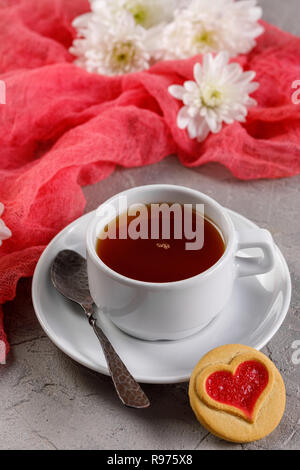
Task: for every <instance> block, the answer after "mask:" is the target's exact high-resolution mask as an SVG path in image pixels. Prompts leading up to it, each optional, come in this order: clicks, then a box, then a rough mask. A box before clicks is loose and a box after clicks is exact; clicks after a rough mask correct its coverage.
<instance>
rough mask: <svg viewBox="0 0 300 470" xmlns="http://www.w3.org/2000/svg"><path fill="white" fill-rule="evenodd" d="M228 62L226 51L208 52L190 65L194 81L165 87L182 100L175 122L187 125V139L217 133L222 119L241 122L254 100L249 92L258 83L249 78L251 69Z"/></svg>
mask: <svg viewBox="0 0 300 470" xmlns="http://www.w3.org/2000/svg"><path fill="white" fill-rule="evenodd" d="M228 62H229V54H228V53H227V52H220V53H219V54H218V55H217V56H216V57H213V56H212V54H210V53H208V54H206V55H204V57H203V64H202V66H201V65H200V64H199V63H197V64H195V66H194V78H195V81H192V80H190V81H186V82H185V83H184V84H183V86H180V85H171V86H170V87H169V93H170V94H171V95H172V96H174V97H175V98H176V99H178V100H182V101H183V103H184V106H183V107H182V108H181V109H180V111H179V113H178V115H177V125H178V127H179V128H180V129H187V131H188V134H189V136H190V138H191V139H194V138H197V140H198V141H199V142H202V141H203V140H204V139H205V138H206V137H207V136H208V134H209V132H213V133H214V134H216V133H218V132H219V131H220V130H221V129H222V124H223V122H224V123H226V124H232V123H233V122H234V121H239V122H245V120H246V116H247V113H248V107H250V106H255V105H256V104H257V103H256V101H255V100H254V99H253V98H250V96H249V94H251V93H253V92H254V91H255V90H256V89H257V88H258V86H259V84H258V83H257V82H253V81H252V80H253V78H254V77H255V72H252V71H249V72H244V71H243V69H242V67H241V66H240V65H239V64H237V63H232V64H229V63H228Z"/></svg>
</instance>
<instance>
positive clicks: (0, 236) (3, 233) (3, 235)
mask: <svg viewBox="0 0 300 470" xmlns="http://www.w3.org/2000/svg"><path fill="white" fill-rule="evenodd" d="M3 211H4V205H3V204H2V202H0V216H1V215H2V214H3ZM10 237H11V231H10V230H9V228H8V227H6V225H5V223H4V221H3V220H2V219H0V246H1V245H2V241H3V240H7V239H8V238H10Z"/></svg>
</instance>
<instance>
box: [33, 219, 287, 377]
mask: <svg viewBox="0 0 300 470" xmlns="http://www.w3.org/2000/svg"><path fill="white" fill-rule="evenodd" d="M229 214H230V216H231V218H232V220H233V222H234V225H235V227H236V229H237V230H239V229H241V228H253V227H256V225H255V224H254V223H253V222H251V221H250V220H248V219H246V218H245V217H243V216H241V215H239V214H237V213H235V212H233V211H229ZM92 216H93V213H92V212H91V213H89V214H86V215H84V216H82V217H80V218H79V219H77V220H75V221H74V222H73V223H72V224H70V225H68V226H67V227H66V228H65V229H64V230H62V231H61V232H60V233H59V234H58V235H57V236H56V237H55V238H54V239H53V240H52V241H51V243H50V244H49V245H48V247H47V248H46V249H45V251H44V252H43V254H42V256H41V258H40V259H39V262H38V264H37V266H36V269H35V273H34V276H33V284H32V298H33V305H34V308H35V311H36V315H37V318H38V320H39V322H40V324H41V326H42V328H43V329H44V331H45V332H46V334H47V335H48V336H49V338H50V339H51V340H52V341H53V342H54V344H56V346H58V347H59V348H60V349H61V350H62V351H64V352H65V353H66V354H68V355H69V356H70V357H71V358H72V359H74V360H75V361H77V362H79V363H80V364H83V365H84V366H86V367H89V368H90V369H93V370H96V371H98V372H101V373H103V374H106V375H108V370H107V365H106V362H105V358H104V355H103V353H102V350H101V347H100V345H99V343H98V340H97V338H96V336H95V334H94V332H93V330H92V328H91V327H90V326H89V324H88V322H87V320H86V318H85V316H84V314H83V312H82V311H81V308H80V307H79V306H77V305H75V304H74V303H73V302H70V301H68V300H66V299H65V298H64V297H63V296H62V295H60V294H59V293H58V292H57V291H56V290H55V288H54V287H53V286H52V283H51V280H50V274H49V268H50V265H51V262H52V260H53V259H54V257H55V256H56V254H57V253H58V252H59V251H60V250H62V249H65V248H68V249H73V250H76V251H78V252H80V253H81V254H82V255H84V256H85V230H86V226H87V223H88V222H89V219H90V218H91V217H92ZM252 253H253V251H252ZM276 253H277V255H276V263H275V267H274V269H273V270H272V271H271V272H269V273H267V274H264V275H260V276H256V277H254V276H253V277H249V278H243V279H238V280H237V281H236V283H235V286H234V290H233V294H232V297H231V299H230V302H229V303H228V305H227V306H226V307H225V308H224V310H223V311H222V312H221V314H220V315H219V316H218V317H217V318H216V319H215V320H214V321H213V322H212V323H210V324H209V325H208V326H207V327H206V328H205V329H203V330H202V331H200V332H199V333H197V334H195V335H193V336H191V337H189V338H186V339H183V340H178V341H142V340H139V339H135V338H133V337H131V336H128V335H127V334H125V333H123V332H122V331H120V330H119V329H118V328H117V327H116V326H114V325H113V324H112V323H111V321H110V320H109V319H108V318H107V317H105V316H104V315H103V314H101V320H102V326H103V329H104V330H105V333H106V334H107V336H108V338H109V339H110V340H111V342H112V343H113V345H114V347H115V349H116V350H117V351H118V353H119V355H120V357H121V358H122V359H123V361H124V362H125V364H126V365H127V367H128V369H129V370H130V372H131V373H132V375H133V376H134V377H135V379H136V380H138V381H139V382H145V383H175V382H184V381H187V380H189V377H190V375H191V372H192V370H193V368H194V366H195V365H196V363H197V362H198V360H199V359H200V358H201V356H202V355H203V354H205V353H206V352H207V351H209V350H210V349H212V348H214V347H216V346H220V345H222V344H228V343H242V344H246V345H248V346H252V347H254V348H256V349H261V348H262V347H263V346H264V345H265V344H266V343H267V342H268V341H270V339H271V338H272V336H273V335H274V334H275V333H276V331H277V330H278V328H279V327H280V325H281V323H282V322H283V320H284V318H285V316H286V314H287V311H288V308H289V304H290V298H291V280H290V275H289V270H288V267H287V264H286V262H285V259H284V257H283V255H282V254H281V252H280V250H279V248H278V247H276ZM195 308H199V309H201V305H199V306H196V305H195Z"/></svg>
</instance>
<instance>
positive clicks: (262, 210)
mask: <svg viewBox="0 0 300 470" xmlns="http://www.w3.org/2000/svg"><path fill="white" fill-rule="evenodd" d="M260 3H261V5H262V6H263V7H264V9H265V18H266V19H267V20H268V21H271V22H273V23H276V24H278V25H279V26H281V27H282V28H284V29H286V30H290V31H292V32H293V33H295V34H298V35H299V34H300V22H299V14H298V7H299V8H300V5H299V1H298V0H285V1H283V0H264V1H261V2H260ZM299 78H300V77H299ZM158 182H168V183H175V184H183V185H189V186H191V187H193V188H197V189H200V190H201V191H203V192H206V193H207V194H209V195H212V196H213V197H215V198H216V199H217V200H218V201H220V202H221V203H222V204H223V205H225V206H227V207H230V208H232V209H234V210H236V211H239V212H241V213H242V214H244V215H246V216H248V217H249V218H251V219H252V220H254V221H255V222H257V223H258V224H260V225H261V226H263V227H266V228H268V229H270V230H271V231H272V233H273V235H274V238H275V240H276V242H277V244H278V245H279V247H280V248H281V250H282V251H283V253H284V255H285V256H286V259H287V261H288V264H289V267H290V270H291V275H292V282H293V297H292V304H291V308H290V311H289V313H288V316H287V318H286V320H285V322H284V324H283V325H282V327H281V329H280V330H279V332H278V333H277V334H276V335H275V337H274V338H273V339H272V340H271V341H270V343H269V344H268V345H267V347H266V348H264V352H265V353H266V354H267V355H268V356H269V357H270V358H271V359H272V360H273V361H275V363H276V364H277V366H278V368H279V369H280V371H281V373H282V375H283V377H284V380H285V383H286V389H287V407H286V412H285V415H284V417H283V420H282V422H281V423H280V426H279V427H278V428H277V429H276V430H275V431H274V432H273V433H272V434H271V435H270V436H269V437H268V438H266V439H263V440H261V441H259V442H256V443H253V444H249V445H245V446H241V445H234V444H229V443H226V442H224V441H221V440H219V439H217V438H215V437H214V436H212V435H211V434H209V433H207V432H206V431H205V430H204V429H203V428H202V427H201V426H200V425H199V424H198V422H197V421H196V419H195V418H194V415H193V413H192V411H191V409H190V407H189V404H188V400H187V384H179V385H165V386H157V385H155V386H154V385H145V390H146V392H147V394H148V395H149V397H150V398H151V402H152V406H151V408H149V409H147V410H144V411H137V410H131V409H126V408H123V407H122V406H121V405H120V403H119V402H118V399H117V398H116V396H115V394H114V392H113V389H112V386H111V383H110V379H109V378H108V377H105V376H102V375H98V374H95V373H93V372H91V371H89V370H87V369H85V368H83V367H81V366H79V365H78V364H76V363H74V362H73V361H72V360H70V359H69V358H68V357H67V356H65V355H64V354H63V353H62V352H61V351H59V350H58V349H57V348H56V347H55V346H54V345H53V344H52V343H51V341H50V340H49V339H48V338H47V337H46V336H45V334H44V333H43V331H42V330H41V328H40V326H39V324H38V322H37V320H36V318H35V315H34V312H33V308H32V303H31V299H30V280H29V279H25V280H22V281H21V282H20V283H19V286H18V290H17V297H16V299H15V300H14V301H13V302H9V303H7V304H6V305H5V307H4V309H5V314H6V319H7V329H8V333H9V339H10V342H11V345H12V352H11V354H10V356H9V359H8V363H7V365H6V366H3V367H1V368H0V449H69V448H70V449H237V450H238V449H242V448H245V449H279V448H280V449H299V448H300V433H299V430H300V402H299V398H300V387H299V382H300V365H298V366H297V365H293V363H292V360H291V356H292V353H293V350H292V348H291V345H292V343H293V341H295V340H300V317H299V312H300V285H299V283H300V237H299V232H300V221H299V206H300V175H299V176H297V177H294V178H291V179H281V180H275V181H257V182H241V181H238V180H236V179H234V178H233V177H232V176H231V174H230V173H229V172H228V171H227V170H226V169H224V168H223V167H221V166H219V165H217V164H210V165H207V166H205V167H201V168H194V169H187V168H183V167H182V166H181V165H180V164H179V163H178V161H177V159H176V158H175V157H168V158H166V159H165V160H164V161H162V162H161V163H159V164H156V165H153V166H149V167H147V168H137V169H131V170H124V169H118V170H117V171H116V172H115V173H114V174H113V175H111V176H110V177H109V178H108V179H107V180H105V181H103V182H100V183H99V184H96V185H94V186H91V187H87V188H85V189H84V192H85V195H86V197H87V207H86V211H90V210H91V209H93V208H95V207H96V206H97V205H98V204H99V203H101V202H102V201H103V200H104V199H106V198H107V197H108V196H110V195H112V194H114V193H117V192H119V191H120V190H123V189H126V188H129V187H131V186H134V185H140V184H147V183H158Z"/></svg>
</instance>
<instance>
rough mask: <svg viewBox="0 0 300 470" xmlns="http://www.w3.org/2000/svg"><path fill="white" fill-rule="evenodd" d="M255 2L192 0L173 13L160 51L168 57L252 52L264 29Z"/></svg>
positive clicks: (249, 0)
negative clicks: (224, 52)
mask: <svg viewBox="0 0 300 470" xmlns="http://www.w3.org/2000/svg"><path fill="white" fill-rule="evenodd" d="M256 3H257V1H256V0H241V1H235V0H192V1H191V3H190V4H189V5H188V6H187V7H186V8H185V9H182V10H181V9H179V10H177V11H176V12H175V14H174V21H173V22H171V23H170V24H168V25H167V26H166V27H165V29H164V33H163V36H162V38H159V41H160V48H161V50H163V51H165V54H164V57H165V58H178V59H183V58H188V57H192V56H194V55H197V54H205V53H207V52H219V51H222V50H225V51H228V52H229V54H230V56H231V57H234V56H236V55H238V54H244V53H247V52H249V51H250V50H251V49H252V48H253V47H254V46H255V38H257V37H258V36H259V35H260V34H261V33H262V32H263V28H262V26H261V25H260V24H259V23H258V20H259V19H260V18H261V16H262V9H261V8H260V7H258V6H257V5H256Z"/></svg>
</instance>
